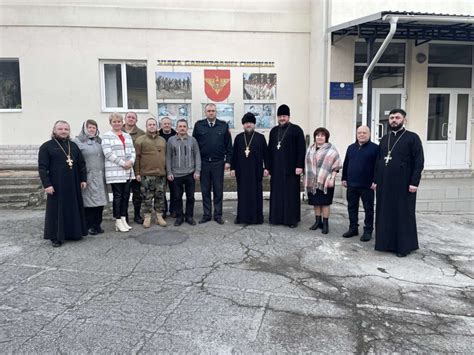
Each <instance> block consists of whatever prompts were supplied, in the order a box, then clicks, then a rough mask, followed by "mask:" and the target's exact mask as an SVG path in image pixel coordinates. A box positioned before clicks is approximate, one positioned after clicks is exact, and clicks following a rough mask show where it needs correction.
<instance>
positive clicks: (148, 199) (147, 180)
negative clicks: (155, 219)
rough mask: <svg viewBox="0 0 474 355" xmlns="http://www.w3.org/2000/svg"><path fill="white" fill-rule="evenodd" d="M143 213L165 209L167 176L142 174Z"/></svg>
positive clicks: (160, 211)
mask: <svg viewBox="0 0 474 355" xmlns="http://www.w3.org/2000/svg"><path fill="white" fill-rule="evenodd" d="M140 191H141V195H142V208H143V213H151V212H153V210H155V211H156V212H159V213H162V212H163V211H164V210H165V193H166V177H165V176H142V181H141V187H140Z"/></svg>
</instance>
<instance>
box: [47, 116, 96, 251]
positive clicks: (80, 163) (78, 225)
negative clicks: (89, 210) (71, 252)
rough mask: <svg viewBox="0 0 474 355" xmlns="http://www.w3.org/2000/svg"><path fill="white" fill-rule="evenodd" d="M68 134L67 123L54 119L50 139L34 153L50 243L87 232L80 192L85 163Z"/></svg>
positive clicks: (85, 183)
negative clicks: (44, 201) (44, 196)
mask: <svg viewBox="0 0 474 355" xmlns="http://www.w3.org/2000/svg"><path fill="white" fill-rule="evenodd" d="M69 134H70V127H69V123H67V122H66V121H57V122H56V123H55V124H54V127H53V134H52V136H51V140H49V141H47V142H46V143H44V144H43V145H42V146H41V147H40V149H39V154H38V172H39V176H40V178H41V183H42V185H43V187H44V191H45V193H46V194H47V196H48V198H47V201H46V216H45V223H44V238H45V239H49V240H51V243H52V245H53V247H60V246H61V244H62V243H63V242H64V241H65V240H79V239H82V237H83V236H86V235H87V225H86V220H85V214H84V202H83V199H82V193H81V189H85V188H86V186H87V170H86V163H85V161H84V158H83V156H82V153H81V150H80V149H79V147H78V146H77V145H76V143H74V142H72V141H71V139H70V136H69Z"/></svg>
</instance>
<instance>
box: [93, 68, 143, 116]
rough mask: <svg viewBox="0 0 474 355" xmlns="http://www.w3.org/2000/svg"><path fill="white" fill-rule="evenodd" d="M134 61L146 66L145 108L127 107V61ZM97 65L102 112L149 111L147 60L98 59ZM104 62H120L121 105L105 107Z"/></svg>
mask: <svg viewBox="0 0 474 355" xmlns="http://www.w3.org/2000/svg"><path fill="white" fill-rule="evenodd" d="M130 62H136V63H144V64H145V68H146V73H147V76H146V79H147V80H146V86H147V97H146V101H147V108H146V109H135V108H134V109H131V108H129V107H128V87H127V63H130ZM99 64H100V65H99V67H100V93H101V100H100V101H101V110H102V112H123V113H125V112H128V111H130V110H133V112H137V113H149V112H150V105H149V97H148V61H147V60H140V59H121V60H117V59H99ZM106 64H113V65H116V64H120V70H121V75H122V80H121V84H122V102H123V107H107V102H106V94H105V65H106Z"/></svg>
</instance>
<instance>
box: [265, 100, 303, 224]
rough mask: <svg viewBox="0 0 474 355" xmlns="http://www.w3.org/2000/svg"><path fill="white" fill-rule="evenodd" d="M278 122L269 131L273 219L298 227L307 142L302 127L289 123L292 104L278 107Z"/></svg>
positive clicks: (273, 221) (271, 217) (274, 222)
mask: <svg viewBox="0 0 474 355" xmlns="http://www.w3.org/2000/svg"><path fill="white" fill-rule="evenodd" d="M277 116H278V126H276V127H273V128H272V130H271V131H270V140H269V142H268V152H269V159H268V163H269V165H268V167H269V169H268V170H269V172H270V175H271V180H270V223H271V224H284V225H286V226H289V227H290V228H295V227H296V226H297V225H298V222H299V221H300V219H301V218H300V216H301V211H300V203H301V199H300V195H301V194H300V175H301V174H302V173H303V168H304V159H305V154H306V143H305V139H304V134H303V130H302V129H301V128H300V127H299V126H297V125H295V124H293V123H290V108H289V107H288V106H287V105H281V106H280V107H278V110H277Z"/></svg>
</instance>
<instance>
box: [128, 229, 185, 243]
mask: <svg viewBox="0 0 474 355" xmlns="http://www.w3.org/2000/svg"><path fill="white" fill-rule="evenodd" d="M134 238H135V239H136V240H138V241H139V242H140V243H141V244H152V245H178V244H182V243H184V242H185V241H186V240H187V239H188V238H189V237H188V235H187V234H185V233H181V232H178V231H173V230H170V231H167V230H160V231H156V230H154V231H153V230H150V231H147V232H144V233H142V234H139V235H137V236H135V237H134Z"/></svg>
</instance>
